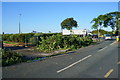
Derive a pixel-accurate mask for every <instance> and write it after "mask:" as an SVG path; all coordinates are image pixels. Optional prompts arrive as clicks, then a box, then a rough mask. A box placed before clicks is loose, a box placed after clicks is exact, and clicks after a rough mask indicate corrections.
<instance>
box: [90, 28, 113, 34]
mask: <svg viewBox="0 0 120 80" xmlns="http://www.w3.org/2000/svg"><path fill="white" fill-rule="evenodd" d="M99 32H100V33H101V34H100V35H104V34H111V35H112V31H105V30H103V29H100V30H99ZM91 33H92V34H98V31H97V30H93V31H92V32H91Z"/></svg>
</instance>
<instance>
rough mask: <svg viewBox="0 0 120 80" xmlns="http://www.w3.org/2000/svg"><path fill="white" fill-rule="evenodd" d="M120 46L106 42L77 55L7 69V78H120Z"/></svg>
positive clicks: (78, 52) (52, 58)
mask: <svg viewBox="0 0 120 80" xmlns="http://www.w3.org/2000/svg"><path fill="white" fill-rule="evenodd" d="M119 64H120V62H119V61H118V44H117V43H115V42H114V41H103V42H101V43H99V44H97V45H91V46H88V47H85V48H81V49H79V50H77V51H75V52H74V53H70V54H64V55H59V56H54V57H51V58H47V59H45V60H43V61H37V62H30V63H20V64H16V65H12V66H8V67H3V78H118V65H119Z"/></svg>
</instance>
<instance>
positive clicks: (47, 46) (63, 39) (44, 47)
mask: <svg viewBox="0 0 120 80" xmlns="http://www.w3.org/2000/svg"><path fill="white" fill-rule="evenodd" d="M41 40H42V41H40V44H39V45H38V46H37V50H39V51H42V52H48V51H52V50H57V49H63V48H64V49H68V48H70V49H78V48H80V47H84V46H87V45H89V44H91V43H92V39H91V38H89V37H79V36H78V35H70V36H63V35H60V34H58V35H53V36H50V37H46V39H44V38H43V37H41Z"/></svg>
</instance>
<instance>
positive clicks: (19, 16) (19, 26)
mask: <svg viewBox="0 0 120 80" xmlns="http://www.w3.org/2000/svg"><path fill="white" fill-rule="evenodd" d="M21 15H22V14H19V34H20V33H21V31H20V26H21V24H20V18H21Z"/></svg>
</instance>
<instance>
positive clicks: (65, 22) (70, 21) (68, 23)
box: [61, 18, 78, 30]
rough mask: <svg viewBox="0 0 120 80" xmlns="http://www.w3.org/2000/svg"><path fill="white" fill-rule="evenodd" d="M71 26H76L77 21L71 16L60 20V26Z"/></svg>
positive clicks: (69, 27) (68, 28) (69, 28)
mask: <svg viewBox="0 0 120 80" xmlns="http://www.w3.org/2000/svg"><path fill="white" fill-rule="evenodd" d="M73 27H78V25H77V21H75V20H74V19H73V18H67V19H65V20H63V21H62V22H61V28H62V29H65V28H66V29H67V30H71V29H72V28H73Z"/></svg>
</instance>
